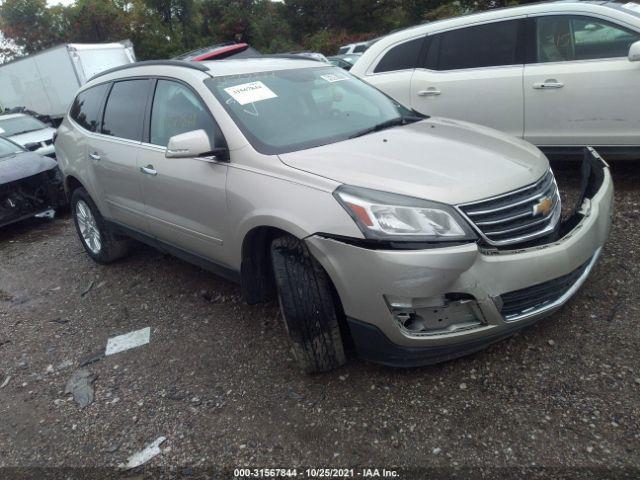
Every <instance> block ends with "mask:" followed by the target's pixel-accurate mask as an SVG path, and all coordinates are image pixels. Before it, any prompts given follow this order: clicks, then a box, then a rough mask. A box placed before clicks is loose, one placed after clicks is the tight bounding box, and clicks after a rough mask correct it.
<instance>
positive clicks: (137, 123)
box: [101, 79, 149, 141]
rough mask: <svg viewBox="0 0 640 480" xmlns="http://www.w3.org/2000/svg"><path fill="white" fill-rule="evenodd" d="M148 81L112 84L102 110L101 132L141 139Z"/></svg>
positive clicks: (127, 81) (126, 81)
mask: <svg viewBox="0 0 640 480" xmlns="http://www.w3.org/2000/svg"><path fill="white" fill-rule="evenodd" d="M148 86H149V80H146V79H145V80H125V81H121V82H116V83H114V84H113V88H112V89H111V93H110V94H109V98H108V100H107V105H106V106H105V108H104V117H103V120H102V130H101V132H102V133H104V134H105V135H112V136H114V137H120V138H128V139H130V140H138V141H140V140H141V139H142V130H143V123H144V110H145V107H146V104H147V93H148Z"/></svg>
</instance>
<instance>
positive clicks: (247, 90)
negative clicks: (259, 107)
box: [224, 82, 278, 105]
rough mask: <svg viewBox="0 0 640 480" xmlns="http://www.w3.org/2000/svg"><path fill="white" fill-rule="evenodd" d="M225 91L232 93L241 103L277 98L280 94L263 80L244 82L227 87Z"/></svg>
mask: <svg viewBox="0 0 640 480" xmlns="http://www.w3.org/2000/svg"><path fill="white" fill-rule="evenodd" d="M224 91H225V92H227V93H228V94H229V95H231V96H232V97H233V99H234V100H235V101H236V102H238V103H239V104H240V105H246V104H247V103H253V102H259V101H261V100H267V99H269V98H276V97H277V96H278V95H276V94H275V93H273V91H272V90H271V89H269V87H267V86H266V85H265V84H264V83H262V82H251V83H243V84H242V85H236V86H235V87H229V88H225V89H224Z"/></svg>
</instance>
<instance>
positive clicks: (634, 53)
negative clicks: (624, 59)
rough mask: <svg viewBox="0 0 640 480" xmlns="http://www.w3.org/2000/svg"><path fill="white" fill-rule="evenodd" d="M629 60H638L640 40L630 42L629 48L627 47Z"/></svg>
mask: <svg viewBox="0 0 640 480" xmlns="http://www.w3.org/2000/svg"><path fill="white" fill-rule="evenodd" d="M629 61H630V62H640V41H638V42H635V43H632V44H631V48H629Z"/></svg>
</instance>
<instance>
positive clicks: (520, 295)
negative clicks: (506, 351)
mask: <svg viewBox="0 0 640 480" xmlns="http://www.w3.org/2000/svg"><path fill="white" fill-rule="evenodd" d="M590 263H591V259H589V260H588V261H587V262H585V263H584V264H583V265H581V266H580V267H578V268H577V269H575V270H574V271H573V272H571V273H568V274H567V275H564V276H562V277H559V278H555V279H553V280H549V281H548V282H544V283H539V284H537V285H533V286H531V287H527V288H523V289H521V290H514V291H513V292H509V293H504V294H502V295H501V296H500V298H501V300H502V309H501V310H500V313H502V316H503V317H504V318H505V320H510V319H513V318H514V317H518V316H520V315H523V314H526V313H529V312H532V311H534V310H539V309H541V308H544V307H545V306H548V305H549V304H551V303H553V302H555V301H556V300H558V299H559V298H561V297H562V296H563V295H564V294H565V293H567V292H568V291H569V289H570V288H571V287H572V286H573V285H574V284H575V283H576V282H577V281H578V279H579V278H580V277H581V276H582V274H583V273H584V272H585V270H586V269H587V267H588V266H589V264H590Z"/></svg>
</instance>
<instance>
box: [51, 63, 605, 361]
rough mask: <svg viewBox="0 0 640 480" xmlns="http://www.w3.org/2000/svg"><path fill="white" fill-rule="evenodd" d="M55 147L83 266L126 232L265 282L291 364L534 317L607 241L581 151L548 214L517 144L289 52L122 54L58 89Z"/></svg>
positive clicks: (594, 176)
mask: <svg viewBox="0 0 640 480" xmlns="http://www.w3.org/2000/svg"><path fill="white" fill-rule="evenodd" d="M56 150H57V154H58V160H59V163H60V167H61V169H62V171H63V173H64V181H65V187H66V190H67V192H68V194H69V196H70V198H71V210H72V212H73V215H74V221H75V225H76V228H77V232H78V235H79V238H80V241H81V242H82V245H83V246H84V248H85V250H86V252H87V253H88V255H89V256H91V258H93V259H94V260H95V261H97V262H99V263H109V262H113V261H115V260H117V259H118V258H120V257H122V256H123V255H125V254H126V253H127V251H128V248H129V244H130V239H132V238H133V239H137V240H140V241H143V242H146V243H148V244H150V245H153V246H155V247H157V248H160V249H162V250H164V251H167V252H171V253H173V254H175V255H177V256H179V257H181V258H184V259H186V260H188V261H191V262H193V263H196V264H198V265H200V266H202V267H205V268H208V269H210V270H211V271H214V272H216V273H218V274H221V275H224V276H225V277H227V278H229V279H232V280H235V281H238V282H239V283H240V284H241V287H242V293H243V296H244V298H245V299H246V301H247V302H249V303H258V302H265V301H268V300H270V299H271V298H273V297H274V296H276V295H277V298H278V300H279V304H280V308H281V311H282V315H283V317H284V321H285V325H286V327H287V330H288V333H289V335H290V337H291V339H292V344H293V351H294V353H295V356H296V358H297V360H298V361H299V363H300V366H301V367H302V368H303V369H304V370H305V371H307V372H319V371H326V370H329V369H332V368H336V367H338V366H340V365H342V364H343V363H344V362H345V352H346V351H348V350H349V347H354V348H355V351H356V352H357V354H358V355H360V356H361V357H363V358H366V359H369V360H372V361H376V362H380V363H383V364H386V365H393V366H411V365H424V364H428V363H433V362H437V361H442V360H447V359H451V358H455V357H458V356H461V355H464V354H467V353H469V352H473V351H476V350H479V349H481V348H483V347H485V346H486V345H488V344H490V343H492V342H495V341H497V340H499V339H502V338H504V337H506V336H508V335H511V334H512V333H513V332H515V331H518V330H519V329H521V328H522V327H524V326H526V325H530V324H531V323H533V322H535V321H537V320H539V319H541V318H543V317H546V316H549V315H550V314H552V313H553V312H555V311H556V310H557V309H558V308H560V307H561V306H562V305H564V304H565V303H566V302H567V301H568V300H569V298H570V297H571V296H572V295H573V294H574V293H575V292H576V291H577V290H578V289H579V288H580V286H581V285H582V284H583V282H584V281H585V280H586V278H587V276H588V275H589V273H590V272H591V270H592V269H593V267H594V265H595V263H596V261H597V259H598V256H599V255H600V252H601V249H602V247H603V245H604V243H605V241H606V239H607V235H608V232H609V226H610V221H611V215H612V195H613V184H612V181H611V176H610V174H609V170H608V167H607V165H606V164H605V163H604V162H603V161H602V160H601V159H600V157H599V156H598V154H597V153H596V152H595V151H594V150H592V149H587V150H585V152H584V163H583V174H584V178H583V186H584V188H583V191H582V194H581V196H580V198H579V200H578V202H577V205H576V207H575V208H574V209H573V211H572V212H571V214H569V215H567V216H566V217H562V215H561V205H560V195H559V193H558V187H557V185H556V181H555V178H554V175H553V172H552V171H551V169H550V168H549V163H548V161H547V159H546V158H545V156H544V155H543V154H542V153H541V152H540V151H539V150H538V149H537V148H536V147H534V146H532V145H531V144H529V143H526V142H525V141H523V140H520V139H517V138H514V137H511V136H509V135H506V134H504V133H500V132H498V131H496V130H492V129H490V128H486V127H481V126H478V125H474V124H470V123H466V122H459V121H452V120H448V119H445V118H429V117H427V116H425V115H421V114H418V113H417V112H415V111H411V110H408V109H407V108H405V107H403V106H402V105H400V104H399V103H397V102H396V101H394V100H392V99H391V98H389V97H387V96H386V95H385V94H383V93H381V92H380V91H378V90H377V89H375V88H373V87H371V86H370V85H368V84H366V83H364V82H362V81H361V80H359V79H358V78H356V77H354V76H352V75H350V74H349V73H348V72H345V71H344V70H341V69H339V68H336V67H333V66H329V65H326V64H322V63H319V62H317V61H312V60H308V59H304V58H299V59H282V58H281V59H275V58H261V59H243V60H227V61H224V62H202V63H187V62H176V61H167V62H149V63H145V62H142V63H140V64H136V65H132V66H130V67H128V68H119V69H116V70H113V71H109V72H105V73H104V74H101V75H99V76H98V77H96V78H94V79H93V80H92V81H90V82H89V83H88V84H87V85H86V86H85V87H83V88H82V90H81V91H80V92H79V93H78V95H77V97H76V100H75V102H74V104H73V106H72V107H71V110H70V112H69V114H68V115H67V116H66V117H65V119H64V120H63V122H62V124H61V125H60V128H59V134H58V137H57V140H56Z"/></svg>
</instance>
